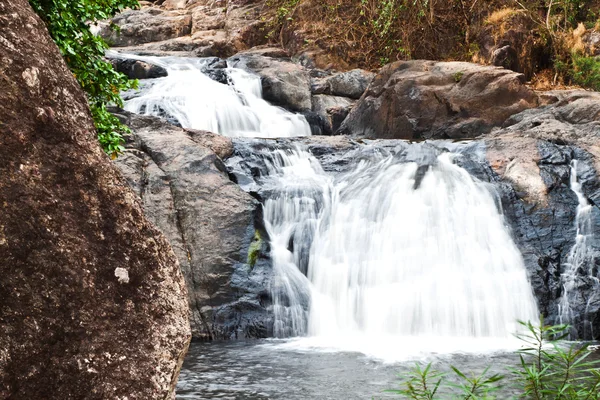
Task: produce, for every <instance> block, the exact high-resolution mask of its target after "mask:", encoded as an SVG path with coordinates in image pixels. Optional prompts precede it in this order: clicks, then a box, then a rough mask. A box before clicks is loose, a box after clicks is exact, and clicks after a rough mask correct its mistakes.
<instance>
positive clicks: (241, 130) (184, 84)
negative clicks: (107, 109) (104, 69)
mask: <svg viewBox="0 0 600 400" xmlns="http://www.w3.org/2000/svg"><path fill="white" fill-rule="evenodd" d="M111 57H126V58H128V59H137V60H140V61H144V62H147V63H150V64H155V65H159V66H161V67H163V68H165V69H166V70H167V73H168V76H166V77H163V78H157V79H153V80H152V81H151V84H150V85H148V87H144V88H143V89H142V90H141V92H140V93H139V95H138V96H137V97H134V98H132V99H130V100H128V101H126V102H125V109H126V110H127V111H131V112H134V113H138V114H143V115H153V116H158V117H167V118H169V119H170V120H172V121H174V122H176V123H177V124H179V125H181V126H182V127H184V128H192V129H199V130H207V131H211V132H215V133H220V134H222V135H226V136H232V137H265V138H272V137H291V136H309V135H310V127H309V125H308V122H306V119H305V118H304V117H303V116H302V115H299V114H293V113H290V112H288V111H286V110H284V109H282V108H280V107H274V106H272V105H270V104H269V103H267V102H266V101H265V100H263V99H262V86H261V83H260V77H258V76H256V75H253V74H250V73H248V72H246V71H244V70H241V69H238V68H224V69H223V72H224V73H225V74H226V76H227V80H228V84H227V85H225V84H222V83H219V82H217V81H215V80H213V79H211V78H210V77H209V76H208V75H206V74H205V72H206V70H207V68H208V64H209V63H210V62H211V61H212V60H213V59H210V58H209V59H207V58H181V57H151V56H145V57H142V56H134V55H130V54H127V55H125V54H124V55H119V54H118V53H115V52H112V53H111Z"/></svg>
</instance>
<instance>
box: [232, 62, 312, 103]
mask: <svg viewBox="0 0 600 400" xmlns="http://www.w3.org/2000/svg"><path fill="white" fill-rule="evenodd" d="M228 63H229V66H230V67H235V68H242V69H245V70H247V71H250V72H253V73H255V74H257V75H259V76H260V78H261V82H262V90H263V97H264V99H265V100H267V101H270V102H271V103H273V104H275V105H278V106H281V107H284V108H286V109H288V110H291V111H310V110H311V108H312V102H311V90H310V87H311V82H310V76H309V73H308V71H307V70H306V69H305V68H304V67H302V66H301V65H298V64H296V63H293V62H291V61H288V60H285V59H277V58H272V57H267V56H262V55H258V54H243V53H242V54H238V55H235V56H233V57H231V58H230V59H229V60H228Z"/></svg>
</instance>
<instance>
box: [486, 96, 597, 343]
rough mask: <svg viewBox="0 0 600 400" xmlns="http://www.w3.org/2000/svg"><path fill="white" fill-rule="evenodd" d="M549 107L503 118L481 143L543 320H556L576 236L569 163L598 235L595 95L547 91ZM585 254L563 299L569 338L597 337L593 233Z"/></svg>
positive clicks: (595, 244) (595, 251)
mask: <svg viewBox="0 0 600 400" xmlns="http://www.w3.org/2000/svg"><path fill="white" fill-rule="evenodd" d="M547 96H556V97H555V100H558V101H556V102H555V103H553V104H551V105H547V106H545V107H541V108H538V109H531V110H526V111H523V112H521V113H519V114H517V115H514V116H513V117H511V118H509V119H508V120H507V121H506V123H505V125H506V127H505V128H502V129H499V130H496V131H495V132H493V133H492V134H491V135H490V137H489V138H487V139H486V146H487V149H488V150H487V159H488V161H489V163H490V166H491V167H492V169H493V170H494V172H495V173H496V174H498V176H499V177H501V178H502V179H503V181H504V182H505V184H506V185H507V186H509V187H510V188H512V191H504V192H503V195H504V197H503V206H504V210H505V214H506V216H507V218H508V220H509V222H510V224H511V226H512V228H513V231H514V234H515V238H516V240H517V243H518V244H519V246H520V247H521V251H522V253H523V255H524V257H525V260H526V263H527V266H528V269H529V271H530V277H531V280H532V284H533V287H534V291H535V293H536V297H537V298H538V301H539V303H540V311H542V312H543V313H544V314H545V315H547V316H549V321H548V322H549V323H558V322H559V320H558V318H557V315H558V314H559V310H558V304H559V299H560V297H561V296H562V295H563V290H564V289H563V285H562V283H561V274H563V273H564V272H565V270H566V268H567V263H568V256H569V252H570V251H571V249H572V248H573V245H574V244H575V238H576V236H577V231H576V226H575V216H576V210H577V206H578V198H577V196H576V194H575V193H574V192H573V190H572V189H571V187H570V178H571V173H572V168H571V165H572V164H571V163H572V162H573V160H577V177H578V181H579V183H580V184H581V186H582V192H583V195H584V196H585V197H586V198H587V201H588V202H589V204H591V209H590V211H589V212H590V221H591V222H590V223H591V228H592V230H593V231H594V232H600V208H599V206H598V205H600V179H599V175H598V171H600V147H599V146H598V142H599V139H600V95H599V94H597V93H594V92H585V91H570V92H556V93H551V92H550V93H548V94H547ZM586 245H587V249H588V257H587V258H586V259H585V260H584V262H583V263H582V265H581V267H580V268H578V271H577V278H576V285H575V288H574V289H573V290H572V291H573V292H575V293H576V295H574V296H573V298H572V300H571V307H572V310H573V316H574V319H573V320H572V321H571V323H572V324H573V325H574V327H575V330H574V331H575V332H574V333H575V336H574V337H579V338H586V339H591V338H595V339H598V337H599V336H598V332H600V298H597V295H596V292H597V290H598V288H597V287H596V286H594V284H593V279H592V278H591V277H590V273H591V274H595V275H596V276H597V275H598V269H599V268H600V235H597V234H595V235H592V237H591V238H588V239H587V240H586Z"/></svg>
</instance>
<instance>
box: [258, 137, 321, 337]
mask: <svg viewBox="0 0 600 400" xmlns="http://www.w3.org/2000/svg"><path fill="white" fill-rule="evenodd" d="M266 166H267V170H268V172H269V175H268V177H267V180H266V182H265V183H264V185H263V189H265V190H269V191H272V195H271V196H270V197H269V198H268V199H267V200H266V201H265V204H264V220H265V227H266V230H267V232H268V234H269V237H270V243H271V258H272V260H273V279H272V282H271V294H272V296H271V297H272V299H273V314H274V317H275V324H274V334H275V336H276V337H292V336H299V335H303V334H305V333H306V325H307V321H308V313H307V311H308V305H309V302H310V282H309V281H308V279H307V277H306V275H305V274H306V272H307V271H306V268H305V263H306V261H307V258H308V251H310V246H311V241H312V237H313V235H314V232H315V229H316V227H317V224H318V221H319V216H320V212H321V208H322V204H323V201H324V200H325V199H326V198H327V197H328V191H329V190H328V189H329V187H330V186H331V181H332V180H331V178H330V177H329V176H327V175H326V174H325V173H324V172H323V170H322V169H321V166H320V165H319V163H318V161H317V160H315V159H314V157H312V156H310V154H308V153H307V152H304V151H301V150H300V149H298V148H296V149H294V150H291V151H288V152H286V151H283V150H277V151H275V152H274V154H271V155H270V157H269V159H267V160H266ZM290 243H293V250H290Z"/></svg>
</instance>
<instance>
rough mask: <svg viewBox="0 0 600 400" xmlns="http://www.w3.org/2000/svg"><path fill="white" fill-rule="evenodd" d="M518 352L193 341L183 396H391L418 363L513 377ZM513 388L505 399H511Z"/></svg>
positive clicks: (338, 399)
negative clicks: (386, 353)
mask: <svg viewBox="0 0 600 400" xmlns="http://www.w3.org/2000/svg"><path fill="white" fill-rule="evenodd" d="M517 361H518V357H517V356H516V355H515V354H514V353H507V352H497V353H493V354H487V355H473V354H453V355H434V354H432V355H428V356H422V357H414V358H412V359H409V360H404V361H396V362H383V361H381V360H380V359H375V358H372V357H368V356H365V355H363V354H361V353H353V352H344V351H332V350H326V349H323V350H315V349H305V350H303V349H301V348H298V346H294V345H290V341H285V340H264V341H247V342H221V343H219V342H212V343H193V344H192V345H191V347H190V351H189V353H188V356H187V358H186V361H185V363H184V365H183V369H182V371H181V376H180V379H179V384H178V387H177V399H180V400H183V399H248V400H252V399H289V400H292V399H331V400H342V399H343V400H347V399H372V398H373V399H391V398H399V397H398V396H395V395H392V394H389V393H385V392H384V391H385V390H386V389H395V388H398V382H399V378H398V375H399V374H402V373H406V372H407V371H408V370H409V369H411V368H412V367H413V366H414V364H415V362H421V363H423V365H425V364H427V363H428V362H432V363H433V368H436V369H438V370H442V371H448V370H449V367H448V366H449V365H454V366H456V367H457V368H459V369H460V370H462V371H463V372H473V373H481V372H482V371H483V370H484V369H485V368H486V367H488V366H489V367H490V372H492V373H496V372H497V373H502V374H506V375H509V373H508V372H507V370H506V367H507V366H508V365H514V364H515V363H516V362H517ZM449 376H450V374H449ZM513 393H514V390H511V389H508V390H506V391H504V392H503V395H502V396H501V397H499V398H510V397H511V395H512V394H513Z"/></svg>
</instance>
